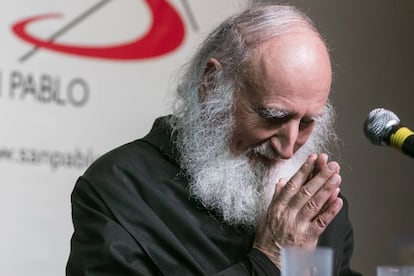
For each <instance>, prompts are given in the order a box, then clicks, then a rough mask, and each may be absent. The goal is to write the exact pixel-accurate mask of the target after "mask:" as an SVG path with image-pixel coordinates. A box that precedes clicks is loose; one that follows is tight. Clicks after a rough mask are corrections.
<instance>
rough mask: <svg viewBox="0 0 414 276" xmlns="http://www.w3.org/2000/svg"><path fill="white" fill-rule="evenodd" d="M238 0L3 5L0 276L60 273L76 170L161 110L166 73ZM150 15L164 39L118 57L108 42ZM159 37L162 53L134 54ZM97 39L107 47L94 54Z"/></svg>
mask: <svg viewBox="0 0 414 276" xmlns="http://www.w3.org/2000/svg"><path fill="white" fill-rule="evenodd" d="M151 3H155V4H156V5H155V6H154V7H153V8H154V11H155V13H154V14H153V12H152V10H151ZM185 4H187V5H188V8H189V9H190V11H191V13H190V14H191V15H192V16H193V17H194V19H195V22H196V25H194V24H193V23H191V21H190V18H191V17H190V14H189V11H188V10H186V8H185V7H186V6H185ZM243 6H245V1H242V0H231V1H230V0H226V1H220V0H209V1H184V0H181V1H180V0H175V1H173V0H171V1H165V0H158V1H141V0H139V1H138V0H116V1H115V0H113V1H105V0H104V1H99V0H71V1H52V0H37V1H30V0H7V1H3V2H2V4H1V8H0V114H1V116H0V126H1V130H2V131H1V135H0V172H1V176H0V177H1V182H0V218H1V227H0V237H1V246H0V275H16V276H17V275H21V276H26V275H33V276H35V275H39V276H48V275H50V276H56V275H64V267H65V263H66V259H67V257H68V253H69V239H70V236H71V234H72V231H73V229H72V223H71V219H70V192H71V191H72V188H73V185H74V183H75V181H76V178H77V177H78V176H79V175H81V174H82V172H83V171H84V170H85V168H86V167H87V166H88V165H89V164H90V163H91V162H92V161H93V160H94V159H95V158H96V157H97V156H99V155H100V154H102V153H104V152H106V151H108V150H110V149H112V148H113V147H116V146H119V145H121V144H123V143H126V142H129V141H130V140H133V139H136V138H139V137H141V136H143V135H145V134H146V133H147V131H148V130H149V128H150V126H151V124H152V122H153V120H154V119H155V118H156V117H157V116H159V115H163V114H166V113H167V112H168V108H167V106H168V105H167V104H168V97H167V96H166V95H167V94H168V92H170V91H171V90H172V89H173V79H172V78H171V76H172V74H173V73H174V71H175V70H177V68H178V66H179V65H181V64H183V63H184V62H185V60H186V59H187V57H188V56H189V55H190V54H191V53H192V52H193V51H194V49H195V47H196V45H198V41H199V40H200V37H202V35H203V34H204V33H206V31H207V30H209V29H210V28H211V27H212V26H213V25H214V24H215V23H217V22H218V21H219V20H221V19H222V18H224V17H226V16H227V15H229V14H230V13H233V12H236V11H238V10H239V9H240V8H241V7H243ZM92 7H95V8H93V9H91V8H92ZM169 10H170V11H171V13H166V12H167V11H169ZM87 11H89V12H87ZM159 12H161V14H159ZM52 14H53V15H55V17H48V18H43V19H42V20H37V21H32V22H31V23H28V24H27V25H24V26H25V28H24V29H20V31H19V30H15V29H14V26H17V27H18V26H21V25H22V24H24V20H26V19H28V18H33V17H34V16H38V15H49V16H50V15H52ZM56 14H59V15H60V17H56ZM171 14H172V15H174V14H175V15H176V17H174V16H172V15H171ZM174 18H175V19H176V20H175V21H176V23H177V24H178V25H174V24H173V23H172V22H174V21H173V20H172V19H174ZM152 22H155V23H156V24H159V25H155V26H156V29H155V32H156V33H157V35H158V34H161V33H163V32H164V34H165V35H164V36H161V37H159V39H158V41H155V42H153V41H152V40H151V39H150V42H145V45H144V48H143V50H142V49H141V48H138V46H139V45H138V46H136V47H135V48H134V51H133V52H131V53H130V55H129V56H126V57H123V59H119V57H117V56H116V49H117V48H119V47H121V46H123V45H125V44H128V43H130V42H132V41H135V40H137V39H139V38H141V37H143V36H145V35H147V34H148V32H149V29H150V26H151V23H152ZM180 22H181V23H182V24H183V29H182V31H183V32H182V37H181V36H180V33H181V32H180V28H179V27H177V26H179V25H180V24H179V23H180ZM19 24H20V25H19ZM174 26H175V27H174ZM169 28H172V29H169ZM56 34H57V35H56ZM170 35H171V36H170ZM24 36H26V38H25V39H23V38H24ZM51 38H55V39H53V41H51V42H49V43H48V41H50V40H51ZM173 39H175V40H176V41H175V44H174V43H173V41H174V40H173ZM149 43H150V44H149ZM154 43H155V44H154ZM138 44H139V43H138ZM36 45H38V46H39V48H36ZM159 45H161V46H166V45H167V46H168V45H170V46H171V47H172V49H167V50H166V52H165V53H163V54H160V53H157V52H156V53H155V56H152V57H149V58H142V56H144V57H145V56H146V55H148V53H147V52H144V50H145V51H146V50H148V49H151V50H153V49H156V48H155V46H159ZM102 47H106V48H108V47H113V48H111V49H106V51H104V53H103V54H102V55H101V56H100V57H96V56H94V55H96V54H97V53H100V51H102V50H101V49H99V48H102ZM56 48H58V49H56ZM73 48H77V49H75V50H73ZM79 48H82V49H79ZM70 51H74V53H70ZM68 52H69V53H68ZM81 53H86V54H84V55H81ZM161 53H162V51H161Z"/></svg>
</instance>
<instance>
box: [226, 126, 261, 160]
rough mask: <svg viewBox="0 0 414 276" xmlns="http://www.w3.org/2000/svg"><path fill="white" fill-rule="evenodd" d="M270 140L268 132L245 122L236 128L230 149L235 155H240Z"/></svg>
mask: <svg viewBox="0 0 414 276" xmlns="http://www.w3.org/2000/svg"><path fill="white" fill-rule="evenodd" d="M268 138H269V135H268V133H267V131H265V130H263V129H262V128H260V127H258V125H257V124H254V123H250V122H248V121H244V122H242V123H240V124H238V125H237V126H236V127H235V129H234V132H233V136H232V140H231V146H230V147H231V150H232V152H233V153H235V154H240V153H243V152H245V151H246V150H248V149H249V148H251V147H253V146H256V145H257V144H260V143H262V142H263V141H265V140H266V139H268Z"/></svg>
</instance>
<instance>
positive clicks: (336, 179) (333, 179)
mask: <svg viewBox="0 0 414 276" xmlns="http://www.w3.org/2000/svg"><path fill="white" fill-rule="evenodd" d="M340 180H341V177H340V176H339V174H334V175H333V176H332V177H331V178H329V180H328V181H329V183H331V184H332V185H336V184H338V182H339V181H340Z"/></svg>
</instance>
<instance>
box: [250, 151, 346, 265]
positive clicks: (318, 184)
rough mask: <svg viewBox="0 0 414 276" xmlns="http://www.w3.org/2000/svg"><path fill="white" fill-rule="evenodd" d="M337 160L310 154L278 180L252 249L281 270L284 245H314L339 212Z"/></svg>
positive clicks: (311, 247) (307, 247) (312, 247)
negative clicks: (260, 252)
mask: <svg viewBox="0 0 414 276" xmlns="http://www.w3.org/2000/svg"><path fill="white" fill-rule="evenodd" d="M339 170H340V168H339V165H338V163H336V162H334V161H331V162H328V156H327V155H326V154H319V155H317V154H312V155H310V156H309V157H308V159H307V160H306V161H305V162H304V164H303V165H302V166H301V168H300V169H299V170H298V172H297V173H296V174H295V175H294V176H293V177H292V178H291V179H289V180H288V181H286V180H285V179H281V180H279V182H278V183H277V184H276V189H275V190H276V192H275V193H274V195H273V198H272V201H271V203H270V205H269V208H268V210H267V212H266V214H265V215H264V216H263V218H262V219H261V221H260V222H259V224H258V226H257V229H256V237H255V241H254V244H253V247H254V248H257V249H259V250H260V251H262V252H263V253H264V254H266V255H267V256H268V257H269V258H270V260H272V262H273V263H274V264H275V265H276V266H277V267H278V268H279V269H280V263H281V261H280V252H281V249H282V248H283V247H293V246H294V247H302V248H306V249H314V248H316V245H317V242H318V238H319V236H320V235H321V234H322V232H323V231H324V230H325V228H326V227H327V226H328V225H329V223H330V222H331V221H332V220H333V219H334V217H335V216H336V215H337V214H338V213H339V211H340V210H341V208H342V205H343V201H342V199H341V198H339V197H338V195H339V185H340V183H341V177H340V175H339Z"/></svg>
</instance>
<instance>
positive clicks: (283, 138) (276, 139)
mask: <svg viewBox="0 0 414 276" xmlns="http://www.w3.org/2000/svg"><path fill="white" fill-rule="evenodd" d="M298 136H299V123H297V122H295V121H290V122H287V123H285V124H283V126H281V128H280V129H279V130H278V131H277V133H275V135H273V137H272V138H270V144H271V146H272V148H273V150H274V151H275V152H276V153H277V155H278V156H279V158H282V159H289V158H291V157H292V156H293V154H294V153H295V151H296V147H297V141H298Z"/></svg>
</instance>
